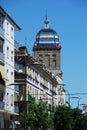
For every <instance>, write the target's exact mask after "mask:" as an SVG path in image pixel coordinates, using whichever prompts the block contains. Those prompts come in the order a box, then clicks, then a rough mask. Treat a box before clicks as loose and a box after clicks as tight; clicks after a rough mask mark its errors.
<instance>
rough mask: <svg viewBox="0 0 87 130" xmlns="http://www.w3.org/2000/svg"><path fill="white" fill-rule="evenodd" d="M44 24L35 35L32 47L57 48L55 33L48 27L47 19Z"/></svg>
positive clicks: (57, 42) (57, 40) (58, 43)
mask: <svg viewBox="0 0 87 130" xmlns="http://www.w3.org/2000/svg"><path fill="white" fill-rule="evenodd" d="M44 23H45V27H44V28H42V29H41V30H40V31H39V32H38V33H37V35H36V39H35V43H34V47H58V46H59V45H60V42H59V37H58V35H57V32H56V31H55V30H53V29H51V28H50V27H49V25H48V23H49V21H48V19H47V18H46V20H45V21H44Z"/></svg>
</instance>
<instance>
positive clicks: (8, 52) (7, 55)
mask: <svg viewBox="0 0 87 130" xmlns="http://www.w3.org/2000/svg"><path fill="white" fill-rule="evenodd" d="M7 58H9V47H7Z"/></svg>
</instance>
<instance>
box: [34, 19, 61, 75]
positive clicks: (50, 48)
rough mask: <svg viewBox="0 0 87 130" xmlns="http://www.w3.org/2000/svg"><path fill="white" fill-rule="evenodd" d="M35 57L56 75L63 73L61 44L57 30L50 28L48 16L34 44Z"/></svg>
mask: <svg viewBox="0 0 87 130" xmlns="http://www.w3.org/2000/svg"><path fill="white" fill-rule="evenodd" d="M33 52H34V57H35V58H36V59H37V60H38V61H39V62H40V63H43V64H45V65H46V67H47V69H48V70H49V71H50V72H52V73H53V74H54V75H57V74H59V75H61V74H62V73H61V64H60V59H61V58H60V57H61V45H60V41H59V37H58V35H57V32H56V31H55V30H53V29H52V28H50V26H49V20H48V18H47V16H46V18H45V21H44V27H43V28H42V29H41V30H40V31H39V32H38V33H37V34H36V38H35V43H34V46H33Z"/></svg>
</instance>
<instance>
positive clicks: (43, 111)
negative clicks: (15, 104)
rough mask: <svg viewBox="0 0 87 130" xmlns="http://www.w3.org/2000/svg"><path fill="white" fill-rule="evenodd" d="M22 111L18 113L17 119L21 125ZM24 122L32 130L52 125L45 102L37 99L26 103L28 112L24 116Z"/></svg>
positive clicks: (22, 123)
mask: <svg viewBox="0 0 87 130" xmlns="http://www.w3.org/2000/svg"><path fill="white" fill-rule="evenodd" d="M23 116H24V115H23V113H22V114H21V115H20V118H19V121H20V123H21V125H22V126H23V125H24V120H23ZM26 124H27V126H28V127H30V128H31V129H32V130H38V129H39V128H41V130H47V128H51V127H52V120H51V118H50V114H49V112H48V106H47V102H43V101H41V100H40V101H39V102H38V103H36V102H30V103H29V104H28V112H27V116H26Z"/></svg>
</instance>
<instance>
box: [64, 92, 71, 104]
mask: <svg viewBox="0 0 87 130" xmlns="http://www.w3.org/2000/svg"><path fill="white" fill-rule="evenodd" d="M65 91H66V92H67V94H66V95H68V104H69V106H70V93H69V91H67V90H65Z"/></svg>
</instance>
